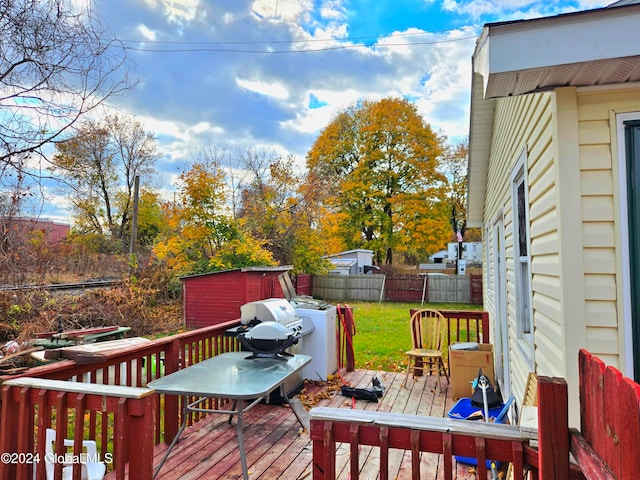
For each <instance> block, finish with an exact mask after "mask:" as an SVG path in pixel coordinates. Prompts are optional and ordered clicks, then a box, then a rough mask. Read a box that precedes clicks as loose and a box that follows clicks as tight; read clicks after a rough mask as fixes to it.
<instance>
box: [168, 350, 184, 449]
mask: <svg viewBox="0 0 640 480" xmlns="http://www.w3.org/2000/svg"><path fill="white" fill-rule="evenodd" d="M181 353H182V352H181V342H180V339H179V338H176V339H175V340H174V341H173V342H171V343H170V344H169V345H168V348H167V352H166V354H165V360H164V362H165V365H164V368H165V375H169V374H170V373H174V372H177V371H178V370H179V369H180V360H181V359H180V355H181ZM178 400H179V397H178V396H176V395H165V397H164V442H165V443H167V444H169V443H171V441H172V440H173V438H174V437H175V436H176V435H177V434H178V428H179V425H180V412H179V411H178V410H179V406H178V405H179V402H178Z"/></svg>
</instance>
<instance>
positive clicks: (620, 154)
mask: <svg viewBox="0 0 640 480" xmlns="http://www.w3.org/2000/svg"><path fill="white" fill-rule="evenodd" d="M627 120H640V112H638V111H632V112H624V113H618V114H616V115H615V123H616V149H617V160H618V162H617V165H618V182H619V183H618V188H619V191H620V195H619V196H618V197H619V198H618V204H619V205H620V238H621V249H620V251H621V257H622V269H621V270H622V273H621V276H622V292H623V294H622V295H621V297H622V298H621V301H622V324H623V328H622V331H623V332H627V333H626V334H623V335H622V344H623V345H624V368H623V373H624V374H625V376H627V377H631V378H633V377H634V362H633V356H634V351H633V335H632V334H631V333H630V332H632V331H633V326H632V318H631V297H630V295H626V293H627V292H629V291H630V290H631V279H630V277H631V272H630V270H629V263H630V261H631V259H630V256H631V255H630V253H629V221H628V213H629V212H628V208H629V207H628V205H627V152H626V145H625V134H624V122H626V121H627Z"/></svg>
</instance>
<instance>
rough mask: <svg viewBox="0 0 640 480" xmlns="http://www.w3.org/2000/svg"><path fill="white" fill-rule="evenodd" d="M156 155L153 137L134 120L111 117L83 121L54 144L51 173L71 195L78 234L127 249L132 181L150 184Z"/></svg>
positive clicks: (131, 202)
mask: <svg viewBox="0 0 640 480" xmlns="http://www.w3.org/2000/svg"><path fill="white" fill-rule="evenodd" d="M156 157H157V152H156V142H155V138H154V136H153V134H151V133H149V132H146V131H145V130H144V129H143V127H142V124H141V123H140V122H138V121H136V120H135V119H133V118H130V117H122V116H118V115H113V116H106V117H105V118H104V119H103V120H102V121H100V122H97V121H87V122H85V123H84V124H83V125H82V126H81V128H80V129H79V130H78V131H77V132H76V134H75V135H73V136H71V137H70V138H68V139H66V140H65V141H63V142H60V143H57V144H56V154H55V155H54V157H53V161H52V167H51V170H52V171H53V172H54V174H55V175H57V176H58V177H59V178H60V179H61V180H62V181H63V184H64V185H65V187H66V189H67V191H68V192H69V193H70V199H71V202H72V204H73V208H74V212H75V216H76V224H77V225H78V226H79V229H80V230H81V231H83V232H84V233H95V234H99V235H103V234H108V235H109V236H110V238H111V239H112V240H113V241H115V242H117V243H119V244H122V245H128V241H129V239H128V235H129V233H130V231H131V230H130V229H131V217H132V204H133V194H134V182H135V178H136V176H140V177H141V178H143V179H146V180H150V179H151V178H152V177H153V175H154V174H155V168H154V164H155V161H156Z"/></svg>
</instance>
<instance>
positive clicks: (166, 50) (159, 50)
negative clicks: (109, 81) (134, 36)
mask: <svg viewBox="0 0 640 480" xmlns="http://www.w3.org/2000/svg"><path fill="white" fill-rule="evenodd" d="M366 38H377V37H366ZM380 38H383V37H380ZM474 38H477V35H469V36H466V37H457V38H450V39H446V40H432V41H425V42H399V43H396V42H394V43H382V44H373V45H367V44H349V45H345V44H341V45H334V46H330V47H321V48H304V49H289V50H255V49H245V48H216V47H206V46H205V47H199V48H146V47H131V46H125V47H124V48H126V49H127V50H134V51H139V52H150V53H192V52H233V53H257V54H285V53H315V52H326V51H332V50H348V49H354V48H375V49H377V48H391V47H407V46H414V45H438V44H443V43H453V42H459V41H462V40H469V39H474ZM323 41H325V42H328V41H330V40H323ZM333 41H335V40H333ZM123 42H124V43H134V42H133V41H131V40H123ZM139 43H149V44H152V45H156V44H171V45H176V44H177V45H250V44H260V45H270V44H278V43H307V42H305V41H297V40H291V41H276V42H146V41H143V40H141V41H139Z"/></svg>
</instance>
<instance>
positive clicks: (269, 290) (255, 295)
mask: <svg viewBox="0 0 640 480" xmlns="http://www.w3.org/2000/svg"><path fill="white" fill-rule="evenodd" d="M291 268H292V267H291V266H284V267H243V268H237V269H234V270H223V271H220V272H210V273H203V274H200V275H189V276H187V277H182V278H181V279H180V280H182V298H183V300H182V301H183V304H184V305H183V306H184V309H183V310H184V324H185V328H190V329H192V328H201V327H208V326H210V325H216V324H218V323H223V322H227V321H229V320H236V319H239V318H240V307H241V306H242V305H244V304H245V303H248V302H254V301H256V300H264V299H267V298H284V292H283V291H282V287H281V286H280V282H279V281H278V275H280V274H281V273H283V272H286V271H289V270H291Z"/></svg>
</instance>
